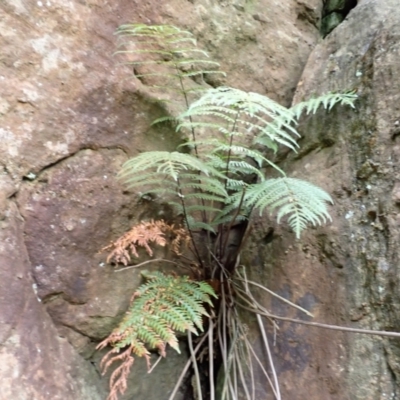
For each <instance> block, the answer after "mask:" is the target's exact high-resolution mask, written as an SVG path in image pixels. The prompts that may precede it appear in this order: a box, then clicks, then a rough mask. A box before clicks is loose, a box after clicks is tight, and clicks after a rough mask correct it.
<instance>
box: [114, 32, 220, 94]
mask: <svg viewBox="0 0 400 400" xmlns="http://www.w3.org/2000/svg"><path fill="white" fill-rule="evenodd" d="M116 33H117V35H119V39H120V40H119V46H118V47H119V50H118V51H117V52H116V54H123V55H125V57H127V58H133V60H129V61H127V62H126V64H129V65H132V67H133V68H134V71H135V70H136V69H139V70H142V72H139V73H136V77H137V78H141V79H143V78H151V77H161V78H162V82H163V83H161V84H157V83H154V82H153V83H151V84H150V85H149V86H151V87H153V88H155V89H162V90H163V91H165V90H168V91H169V90H173V91H177V92H180V93H183V94H185V95H187V94H188V93H190V92H197V91H199V90H203V89H202V88H201V87H198V86H195V87H185V86H184V85H183V84H182V83H183V79H185V78H194V77H196V76H201V77H202V76H204V75H206V74H221V75H225V73H224V72H222V71H219V63H217V62H215V61H212V60H210V59H209V56H208V54H207V52H206V51H204V50H201V49H198V48H197V47H196V40H195V39H194V37H193V35H192V34H191V33H190V32H188V31H185V30H182V29H180V28H178V27H176V26H172V25H145V24H125V25H122V26H120V27H119V28H118V29H117V31H116ZM148 67H151V68H152V69H151V70H150V71H148ZM158 67H160V68H161V69H160V70H157V68H158ZM169 78H172V79H173V80H177V82H178V83H179V87H178V88H176V87H173V85H171V84H170V83H169ZM166 83H167V84H166Z"/></svg>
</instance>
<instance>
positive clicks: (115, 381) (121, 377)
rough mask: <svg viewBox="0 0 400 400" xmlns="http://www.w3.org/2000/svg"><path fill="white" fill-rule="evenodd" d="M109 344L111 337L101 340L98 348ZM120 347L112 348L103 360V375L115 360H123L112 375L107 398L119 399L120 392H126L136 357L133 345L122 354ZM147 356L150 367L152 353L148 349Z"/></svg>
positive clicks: (109, 399)
mask: <svg viewBox="0 0 400 400" xmlns="http://www.w3.org/2000/svg"><path fill="white" fill-rule="evenodd" d="M108 344H109V338H107V339H106V340H104V341H103V342H101V343H100V344H99V345H98V346H97V348H98V349H102V348H103V347H105V346H107V345H108ZM119 350H120V349H118V348H114V349H112V350H110V351H109V352H108V353H107V354H106V355H105V356H104V357H103V359H102V360H101V363H100V368H101V369H102V375H104V374H105V373H106V372H107V370H108V367H109V366H110V365H111V364H113V363H114V362H115V361H122V363H121V365H119V366H118V367H117V368H116V369H115V370H114V371H113V373H112V374H111V377H110V383H109V387H110V393H109V395H108V397H107V400H118V394H124V393H125V391H126V388H127V378H128V375H129V373H130V370H131V367H132V365H133V363H134V361H135V360H134V358H133V357H132V353H135V349H133V348H132V346H129V347H128V348H127V349H126V350H125V351H123V352H122V353H121V354H116V353H119ZM143 356H144V357H145V358H146V361H147V366H148V368H149V367H150V353H149V352H148V351H146V354H143Z"/></svg>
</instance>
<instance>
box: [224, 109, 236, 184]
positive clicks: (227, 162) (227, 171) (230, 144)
mask: <svg viewBox="0 0 400 400" xmlns="http://www.w3.org/2000/svg"><path fill="white" fill-rule="evenodd" d="M238 118H239V111H238V112H237V113H236V116H235V120H234V122H233V124H232V129H231V135H230V138H229V150H228V157H227V159H226V169H225V175H226V180H225V190H226V189H227V187H228V173H229V163H230V161H231V156H232V145H233V132H235V128H236V123H237V120H238Z"/></svg>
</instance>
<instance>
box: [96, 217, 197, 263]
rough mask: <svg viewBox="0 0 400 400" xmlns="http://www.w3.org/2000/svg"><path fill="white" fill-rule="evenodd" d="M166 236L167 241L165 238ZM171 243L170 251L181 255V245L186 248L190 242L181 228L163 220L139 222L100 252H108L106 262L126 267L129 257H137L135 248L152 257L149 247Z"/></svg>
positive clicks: (184, 230) (187, 234)
mask: <svg viewBox="0 0 400 400" xmlns="http://www.w3.org/2000/svg"><path fill="white" fill-rule="evenodd" d="M166 235H168V240H167V238H166V237H165V236H166ZM168 241H169V242H170V243H171V249H172V251H173V252H174V253H175V254H177V255H181V248H182V246H183V245H185V246H188V245H189V241H190V236H189V233H188V232H187V230H186V229H184V228H182V227H175V225H173V224H167V223H166V222H164V221H163V220H159V221H153V220H151V221H146V222H141V223H139V224H138V225H135V226H133V227H132V228H131V230H130V231H128V232H126V233H125V234H124V235H122V236H121V237H120V238H119V239H117V240H116V241H114V242H112V243H110V244H109V245H108V246H105V247H103V248H102V249H101V250H100V252H103V251H110V254H109V255H108V257H107V262H115V263H117V264H118V263H122V264H124V265H127V264H128V263H129V261H130V260H131V255H134V256H135V257H139V254H138V252H137V247H143V248H144V249H145V250H146V252H147V254H148V255H149V256H153V250H152V248H151V245H153V244H156V245H159V246H163V247H164V246H165V245H166V244H167V242H168Z"/></svg>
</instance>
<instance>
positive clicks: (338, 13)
mask: <svg viewBox="0 0 400 400" xmlns="http://www.w3.org/2000/svg"><path fill="white" fill-rule="evenodd" d="M356 5H357V0H342V1H338V0H325V2H324V5H323V8H322V19H321V34H322V36H323V37H325V36H327V35H328V34H329V33H331V32H332V31H333V30H334V29H335V28H336V27H337V26H338V25H339V24H340V23H341V22H343V20H344V19H345V18H346V17H347V15H348V14H349V12H350V11H351V10H352V9H353V8H354V7H355V6H356Z"/></svg>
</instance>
